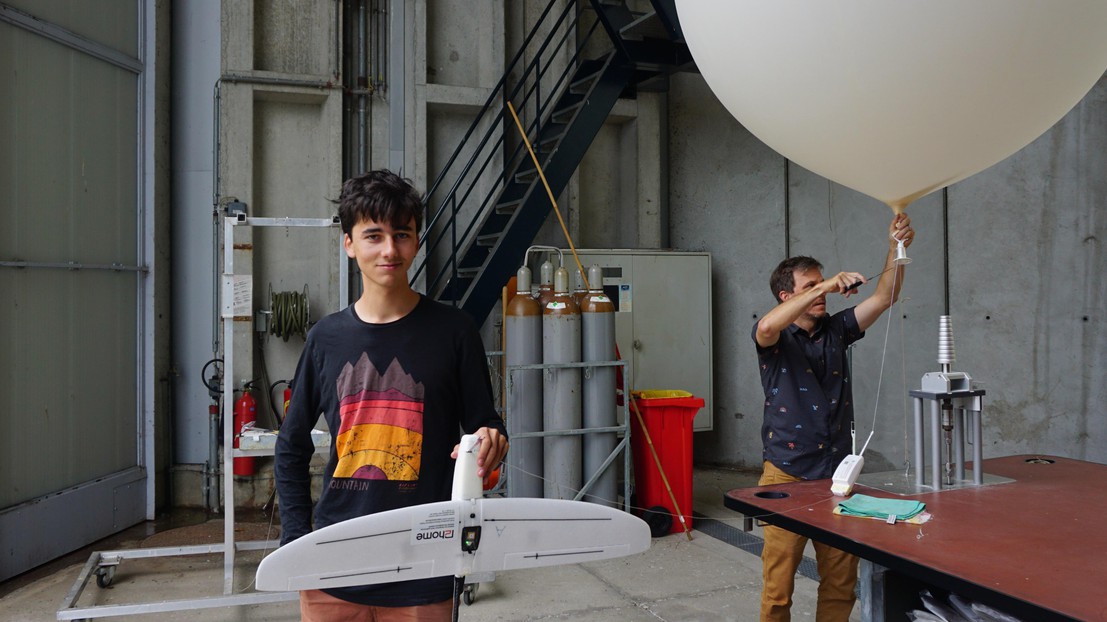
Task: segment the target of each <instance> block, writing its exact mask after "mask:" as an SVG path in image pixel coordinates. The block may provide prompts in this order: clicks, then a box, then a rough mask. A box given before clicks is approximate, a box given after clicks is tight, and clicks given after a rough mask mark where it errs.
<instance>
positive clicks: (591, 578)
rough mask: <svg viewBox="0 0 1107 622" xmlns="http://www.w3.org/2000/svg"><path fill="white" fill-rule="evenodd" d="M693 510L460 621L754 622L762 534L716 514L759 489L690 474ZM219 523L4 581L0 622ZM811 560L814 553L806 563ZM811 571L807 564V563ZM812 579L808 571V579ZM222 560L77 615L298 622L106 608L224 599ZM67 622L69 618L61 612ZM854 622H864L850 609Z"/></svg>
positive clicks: (138, 583) (213, 611)
mask: <svg viewBox="0 0 1107 622" xmlns="http://www.w3.org/2000/svg"><path fill="white" fill-rule="evenodd" d="M693 479H694V481H693V496H694V502H693V509H694V512H695V514H696V515H697V516H700V517H703V518H697V520H696V521H694V522H695V524H694V526H693V530H692V532H691V535H692V538H691V540H689V539H688V538H687V536H686V535H684V534H673V535H668V536H665V537H663V538H656V539H654V541H653V544H652V546H651V547H650V549H649V550H648V551H646V552H645V553H642V554H639V555H636V556H633V557H626V558H621V559H615V560H608V561H603V562H593V563H587V564H580V565H573V566H557V567H553V568H545V569H535V570H523V571H515V572H510V573H501V574H499V575H497V576H496V577H495V580H494V581H490V582H486V583H480V584H479V585H478V587H477V589H476V592H475V598H474V602H473V604H472V605H468V606H466V605H462V607H461V611H460V613H459V619H460V620H467V621H471V622H483V621H493V620H497V621H509V620H517V621H525V620H581V621H584V622H589V621H597V622H598V621H600V620H604V621H606V620H612V619H619V620H625V621H628V622H634V621H636V620H640V621H642V622H647V621H648V622H657V621H659V620H661V621H700V620H702V621H723V620H727V621H729V620H735V621H744V620H756V619H757V616H758V605H759V591H760V586H761V562H760V559H759V558H758V553H759V551H760V547H759V544H760V538H759V532H758V530H757V529H756V528H755V529H754V531H753V532H751V533H745V532H742V531H741V528H742V524H743V521H742V518H741V516H740V515H738V514H735V513H734V512H732V511H731V510H728V509H726V508H725V507H723V503H722V498H723V494H724V493H725V492H726V491H727V490H730V489H732V488H739V487H743V486H750V485H754V484H755V483H756V479H757V475H756V474H754V473H748V472H740V471H732V470H722V469H696V470H695V473H694V477H693ZM273 529H274V527H273V526H272V525H270V524H269V523H268V522H266V519H265V517H255V518H254V519H253V520H250V521H242V522H239V523H238V525H237V526H236V532H237V536H236V540H237V541H244V540H259V539H264V538H265V536H266V534H267V533H270V532H271V531H273ZM222 539H223V522H222V520H218V519H216V520H207V519H206V517H204V516H203V515H202V513H191V514H190V513H180V514H175V515H174V517H173V518H172V519H166V520H163V521H158V522H152V523H147V524H144V525H140V526H137V527H134V528H132V529H129V530H127V531H125V532H123V533H121V534H119V535H118V536H115V537H113V538H110V539H108V540H105V541H103V542H99V543H96V545H94V546H93V547H90V548H88V549H86V550H83V551H80V552H77V553H74V554H72V555H70V556H67V557H65V558H63V559H61V560H57V561H55V562H53V563H51V564H47V565H45V566H43V567H41V568H38V569H36V570H33V571H31V572H28V573H25V574H24V575H21V576H19V577H16V578H14V579H11V580H9V581H7V582H4V583H0V619H3V620H11V621H35V622H40V621H44V620H55V619H58V610H59V607H60V606H61V605H62V604H63V603H64V602H65V600H66V597H67V594H68V593H69V592H70V591H71V589H72V588H73V587H74V583H75V581H76V580H77V578H78V577H79V575H80V573H81V570H82V568H83V567H84V566H85V564H86V563H87V562H88V560H89V557H90V555H91V552H92V551H104V550H120V549H139V548H156V547H174V546H186V545H196V544H218V543H221V542H222ZM809 554H810V553H809ZM260 556H261V553H260V552H247V553H241V554H239V555H238V556H237V558H236V559H237V561H238V562H239V563H237V564H236V573H235V593H236V594H238V593H247V592H250V585H251V581H252V577H253V571H254V569H255V568H256V564H257V560H258V559H259V558H260ZM805 567H810V564H805ZM807 574H810V572H807ZM222 583H223V557H222V555H221V554H202V555H188V556H171V557H156V558H147V559H125V560H123V562H122V563H121V564H120V565H119V567H118V570H117V572H116V574H115V577H114V579H113V581H112V583H111V585H110V586H109V587H107V588H99V587H97V586H96V585H95V581H92V582H90V583H89V584H88V586H87V587H86V588H85V589H84V590H82V592H81V598H80V599H79V600H78V602H77V607H78V608H92V609H89V610H88V612H87V613H86V614H85V615H88V616H90V617H107V614H109V613H110V614H112V615H111V617H113V618H117V619H125V620H135V621H153V620H159V621H167V622H176V621H181V622H185V621H187V622H206V621H210V622H224V621H226V622H231V621H253V620H272V621H283V620H289V621H291V620H298V619H299V615H298V609H297V605H296V603H295V602H294V601H293V602H280V603H268V604H256V605H236V606H222V607H217V608H202V609H191V610H179V611H171V612H160V613H142V614H133V615H125V616H120V615H115V613H117V612H116V611H113V610H111V609H110V608H109V607H107V606H110V605H125V604H149V603H160V602H164V601H173V600H192V599H200V598H206V597H218V596H222ZM816 587H817V584H816V583H815V582H814V581H812V580H811V579H810V578H808V577H806V576H803V575H802V574H801V575H800V576H797V581H796V593H795V597H794V600H795V604H794V605H793V609H792V614H793V619H795V620H806V619H812V620H813V619H814V616H815V590H816ZM68 613H69V614H72V613H73V612H72V611H70V612H68ZM852 619H853V620H859V619H860V616H859V613H858V611H857V608H855V609H854V615H853V617H852Z"/></svg>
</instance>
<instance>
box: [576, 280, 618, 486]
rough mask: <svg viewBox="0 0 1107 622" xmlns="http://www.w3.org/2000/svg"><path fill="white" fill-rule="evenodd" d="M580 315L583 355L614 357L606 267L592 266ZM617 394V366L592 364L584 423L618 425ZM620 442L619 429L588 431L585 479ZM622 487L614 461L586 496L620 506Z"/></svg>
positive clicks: (585, 394)
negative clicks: (604, 286)
mask: <svg viewBox="0 0 1107 622" xmlns="http://www.w3.org/2000/svg"><path fill="white" fill-rule="evenodd" d="M580 317H581V355H582V358H583V359H584V361H585V362H588V361H614V360H615V304H614V303H613V302H611V299H610V298H608V297H607V295H606V294H604V292H603V271H602V269H601V268H600V267H599V266H592V267H591V268H589V269H588V293H587V294H586V295H585V296H584V297H583V298H582V300H581V306H580ZM615 398H616V396H615V368H614V367H610V366H607V367H592V368H590V369H589V372H588V373H586V374H585V376H584V380H583V387H582V402H581V408H582V414H581V418H582V420H583V422H584V427H586V428H607V427H615V426H616V425H617V424H618V422H617V421H616V410H617V409H616V407H615ZM616 444H618V437H617V435H616V433H615V432H589V433H587V434H585V435H584V439H583V454H584V459H583V463H582V466H583V468H584V481H586V482H587V481H589V480H590V479H592V477H593V476H595V475H596V474H597V473H598V472H599V470H600V467H601V466H602V465H603V463H604V461H605V460H607V458H608V456H610V455H611V452H612V451H614V450H615V446H616ZM618 491H619V484H618V477H617V474H616V472H615V463H614V462H612V464H610V465H609V466H608V468H607V470H605V471H604V472H603V473H602V474H600V475H599V478H598V479H597V480H596V481H595V482H594V483H593V484H592V488H591V489H590V490H589V492H588V495H587V496H586V497H584V500H585V501H594V502H596V503H602V504H605V505H608V506H610V507H616V506H617V505H618V501H619V498H618V494H619V492H618Z"/></svg>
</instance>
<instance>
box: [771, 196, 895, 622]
mask: <svg viewBox="0 0 1107 622" xmlns="http://www.w3.org/2000/svg"><path fill="white" fill-rule="evenodd" d="M888 234H889V238H890V239H889V243H888V254H887V258H886V259H885V262H884V266H885V269H886V271H885V272H883V273H882V274H881V275H880V279H879V281H878V282H877V286H876V289H875V291H874V292H873V293H872V295H870V296H869V297H868V298H866V299H865V300H863V301H861V303H859V304H858V305H857V306H855V307H851V308H849V309H846V310H844V311H840V312H838V313H835V314H834V315H827V312H826V296H827V294H842V295H843V296H845V297H847V298H848V297H849V296H850V295H852V294H854V293H856V291H857V290H856V287H855V284H857V283H858V282H860V283H867V282H868V280H867V279H866V278H865V277H864V276H862V275H861V274H859V273H857V272H839V273H838V274H836V275H834V276H833V277H830V278H828V279H824V278H823V275H822V264H820V263H819V262H818V261H816V260H815V259H812V258H811V257H792V258H789V259H786V260H784V261H783V262H781V263H780V265H779V266H777V268H776V270H774V271H773V274H772V277H771V278H770V281H769V284H770V286H771V287H772V290H773V295H774V296H775V297H776V299H777V302H778V303H779V304H777V306H776V307H775V308H774V309H773V310H772V311H770V312H768V313H767V314H765V316H764V317H762V318H761V320H760V321H758V322H757V323H756V324H755V325H754V327H753V340H754V342H755V343H756V345H757V357H758V367H759V368H760V371H761V384H762V386H763V387H764V389H765V420H764V423H763V425H762V427H761V437H762V441H763V443H764V471H763V472H762V475H761V480H760V482H759V485H761V486H766V485H770V484H782V483H786V482H794V481H799V480H807V479H824V478H829V477H831V476H832V475H833V474H834V470H835V469H836V468H837V467H838V464H839V463H840V462H841V461H842V459H843V458H845V457H846V456H847V455H849V453H850V444H851V443H850V441H851V436H850V430H851V429H852V426H853V403H852V402H853V395H852V392H851V389H850V378H849V371H850V370H849V366H848V363H847V360H846V348H847V346H849V345H850V344H851V343H853V342H854V341H857V340H858V339H860V338H862V337H863V336H864V335H865V330H867V329H868V328H869V327H870V326H872V325H873V323H874V322H876V320H877V319H878V318H879V317H880V316H881V314H883V313H884V311H886V310H887V309H888V308H889V307H891V306H892V304H894V303H895V301H896V299H897V298H898V296H899V289H900V285H902V283H903V268H902V267H897V268H895V269H894V270H893V269H892V268H893V267H895V263H894V260H895V252H896V243H897V240H903V242H904V245H910V244H911V242H912V241H914V238H915V232H914V230H913V229H912V228H911V219H910V218H908V217H907V215H906V214H898V215H897V216H896V217H895V218H893V219H892V223H891V225H890V226H889V227H888ZM764 529H765V532H764V535H765V544H764V548H763V550H762V553H761V561H762V591H761V620H762V621H763V622H764V621H777V620H790V619H791V612H790V609H791V606H792V590H793V588H794V586H795V575H796V569H797V568H798V567H799V563H800V561H801V560H802V559H803V549H804V546H805V545H806V544H807V538H805V537H803V536H800V535H797V534H794V533H791V532H789V531H786V530H784V529H781V528H779V527H774V526H772V525H766V526H765V528H764ZM814 546H815V556H816V560H817V563H818V569H819V577H820V578H821V581H820V583H819V593H818V609H817V611H816V620H818V621H819V622H831V621H836V620H842V621H844V620H848V619H849V615H850V612H851V611H852V610H853V603H854V600H855V596H854V586H855V585H856V583H857V561H858V560H857V558H856V557H855V556H853V555H850V554H848V553H845V552H843V551H840V550H837V549H834V548H832V547H829V546H827V545H825V544H822V543H819V542H815V543H814Z"/></svg>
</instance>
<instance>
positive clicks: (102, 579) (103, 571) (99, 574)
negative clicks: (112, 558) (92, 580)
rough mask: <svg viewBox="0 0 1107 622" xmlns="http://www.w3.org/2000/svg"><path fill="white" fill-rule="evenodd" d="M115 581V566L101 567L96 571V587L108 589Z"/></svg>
mask: <svg viewBox="0 0 1107 622" xmlns="http://www.w3.org/2000/svg"><path fill="white" fill-rule="evenodd" d="M114 579H115V566H100V567H99V568H97V569H96V585H97V586H99V587H102V588H104V587H108V586H109V585H111V582H112V581H113V580H114Z"/></svg>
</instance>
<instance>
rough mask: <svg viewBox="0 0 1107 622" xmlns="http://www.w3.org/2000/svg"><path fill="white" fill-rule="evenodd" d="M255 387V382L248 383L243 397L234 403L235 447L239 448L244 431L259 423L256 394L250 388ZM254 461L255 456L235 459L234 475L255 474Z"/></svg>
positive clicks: (243, 388) (244, 387)
mask: <svg viewBox="0 0 1107 622" xmlns="http://www.w3.org/2000/svg"><path fill="white" fill-rule="evenodd" d="M253 385H254V383H253V382H247V383H246V384H245V385H243V387H242V397H240V398H238V400H237V401H235V403H234V446H235V448H238V438H239V437H240V436H242V432H243V430H244V429H245V428H246V426H248V425H249V426H252V425H253V424H254V422H255V421H257V412H256V411H257V402H256V401H255V400H254V394H253V392H252V391H251V390H250V387H252V386H253ZM254 460H255V458H254V457H253V456H245V457H241V458H235V459H234V474H235V475H253V474H254V469H255V466H254Z"/></svg>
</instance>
